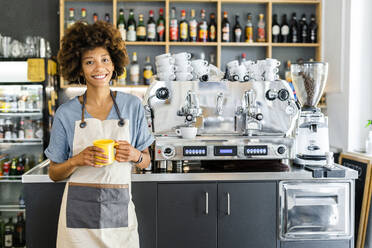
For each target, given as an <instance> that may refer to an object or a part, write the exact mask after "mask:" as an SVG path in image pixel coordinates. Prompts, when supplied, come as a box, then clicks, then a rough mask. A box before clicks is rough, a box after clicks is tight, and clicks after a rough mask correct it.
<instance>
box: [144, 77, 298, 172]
mask: <svg viewBox="0 0 372 248" xmlns="http://www.w3.org/2000/svg"><path fill="white" fill-rule="evenodd" d="M144 105H145V114H146V117H147V121H148V125H149V128H150V129H151V131H152V133H153V135H154V137H155V143H154V147H153V150H154V160H155V161H154V164H155V165H156V168H157V169H160V170H166V168H167V167H169V165H172V164H173V166H174V165H175V164H176V165H177V166H178V168H180V167H181V166H182V165H184V164H185V163H188V164H195V163H199V164H200V163H205V164H206V163H208V164H209V165H211V164H212V166H214V165H215V166H217V165H218V164H222V162H223V161H224V162H229V163H230V164H231V163H236V164H243V161H242V160H244V163H245V162H246V161H248V160H251V161H258V160H261V161H269V160H276V161H287V162H288V161H289V160H290V159H293V158H294V156H295V149H294V148H295V147H294V143H295V138H294V135H293V133H294V130H295V127H296V122H297V119H298V116H299V113H300V109H299V105H298V104H296V100H295V98H294V94H293V91H292V90H291V88H290V86H289V85H288V83H287V82H286V81H283V80H277V81H271V82H270V81H254V82H230V81H217V82H199V81H182V82H180V81H175V82H174V81H173V82H166V81H155V82H153V83H152V84H151V85H150V87H149V88H148V90H147V92H146V94H145V97H144ZM190 126H191V127H196V128H197V136H196V137H195V138H192V139H185V138H182V137H180V136H178V135H177V132H176V130H177V129H179V128H182V127H190ZM216 161H219V162H220V163H217V162H216Z"/></svg>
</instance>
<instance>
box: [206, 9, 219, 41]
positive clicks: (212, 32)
mask: <svg viewBox="0 0 372 248" xmlns="http://www.w3.org/2000/svg"><path fill="white" fill-rule="evenodd" d="M209 18H210V22H209V27H208V39H209V41H210V42H216V41H217V23H216V14H215V13H211V14H210V16H209Z"/></svg>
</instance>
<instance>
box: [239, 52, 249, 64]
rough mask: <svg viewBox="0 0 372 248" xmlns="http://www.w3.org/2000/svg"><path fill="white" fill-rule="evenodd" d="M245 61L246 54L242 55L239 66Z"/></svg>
mask: <svg viewBox="0 0 372 248" xmlns="http://www.w3.org/2000/svg"><path fill="white" fill-rule="evenodd" d="M246 60H247V54H246V53H242V55H241V60H240V64H242V63H244V62H245V61H246Z"/></svg>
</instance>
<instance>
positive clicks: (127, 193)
mask: <svg viewBox="0 0 372 248" xmlns="http://www.w3.org/2000/svg"><path fill="white" fill-rule="evenodd" d="M112 97H113V95H112ZM84 98H85V96H84ZM113 100H114V106H115V109H116V112H117V114H118V116H119V118H120V120H121V121H123V119H121V117H120V112H119V110H118V108H117V105H116V102H115V99H114V97H113ZM84 106H85V103H84V104H83V113H84ZM84 122H85V125H81V124H82V123H84ZM118 122H119V121H118V120H104V121H101V120H99V119H96V118H89V119H86V120H84V116H82V120H81V121H80V120H79V121H76V122H75V135H74V141H73V156H75V155H76V154H78V153H80V152H81V151H82V150H84V149H85V148H86V147H88V146H92V145H93V141H94V140H97V139H113V140H126V141H128V142H129V143H130V135H129V121H128V120H125V121H124V122H123V123H124V125H122V126H120V125H118ZM81 126H83V128H82V127H81ZM84 126H85V127H84ZM75 247H76V248H106V247H107V248H139V238H138V231H137V218H136V214H135V209H134V204H133V202H132V195H131V164H130V163H128V162H124V163H119V162H117V161H114V163H113V164H111V165H107V166H103V167H101V168H98V167H92V166H80V167H78V168H77V169H76V171H75V172H74V173H73V174H72V175H71V177H70V178H69V180H68V182H67V183H66V187H65V191H64V193H63V198H62V204H61V210H60V215H59V222H58V233H57V248H75Z"/></svg>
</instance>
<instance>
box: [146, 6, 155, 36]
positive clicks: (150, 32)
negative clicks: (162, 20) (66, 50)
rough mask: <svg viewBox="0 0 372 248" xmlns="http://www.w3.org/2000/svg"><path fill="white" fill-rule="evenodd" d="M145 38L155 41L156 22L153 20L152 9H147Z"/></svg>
mask: <svg viewBox="0 0 372 248" xmlns="http://www.w3.org/2000/svg"><path fill="white" fill-rule="evenodd" d="M147 40H148V41H155V40H156V23H155V20H154V11H153V10H150V11H149V20H148V21H147Z"/></svg>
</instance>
